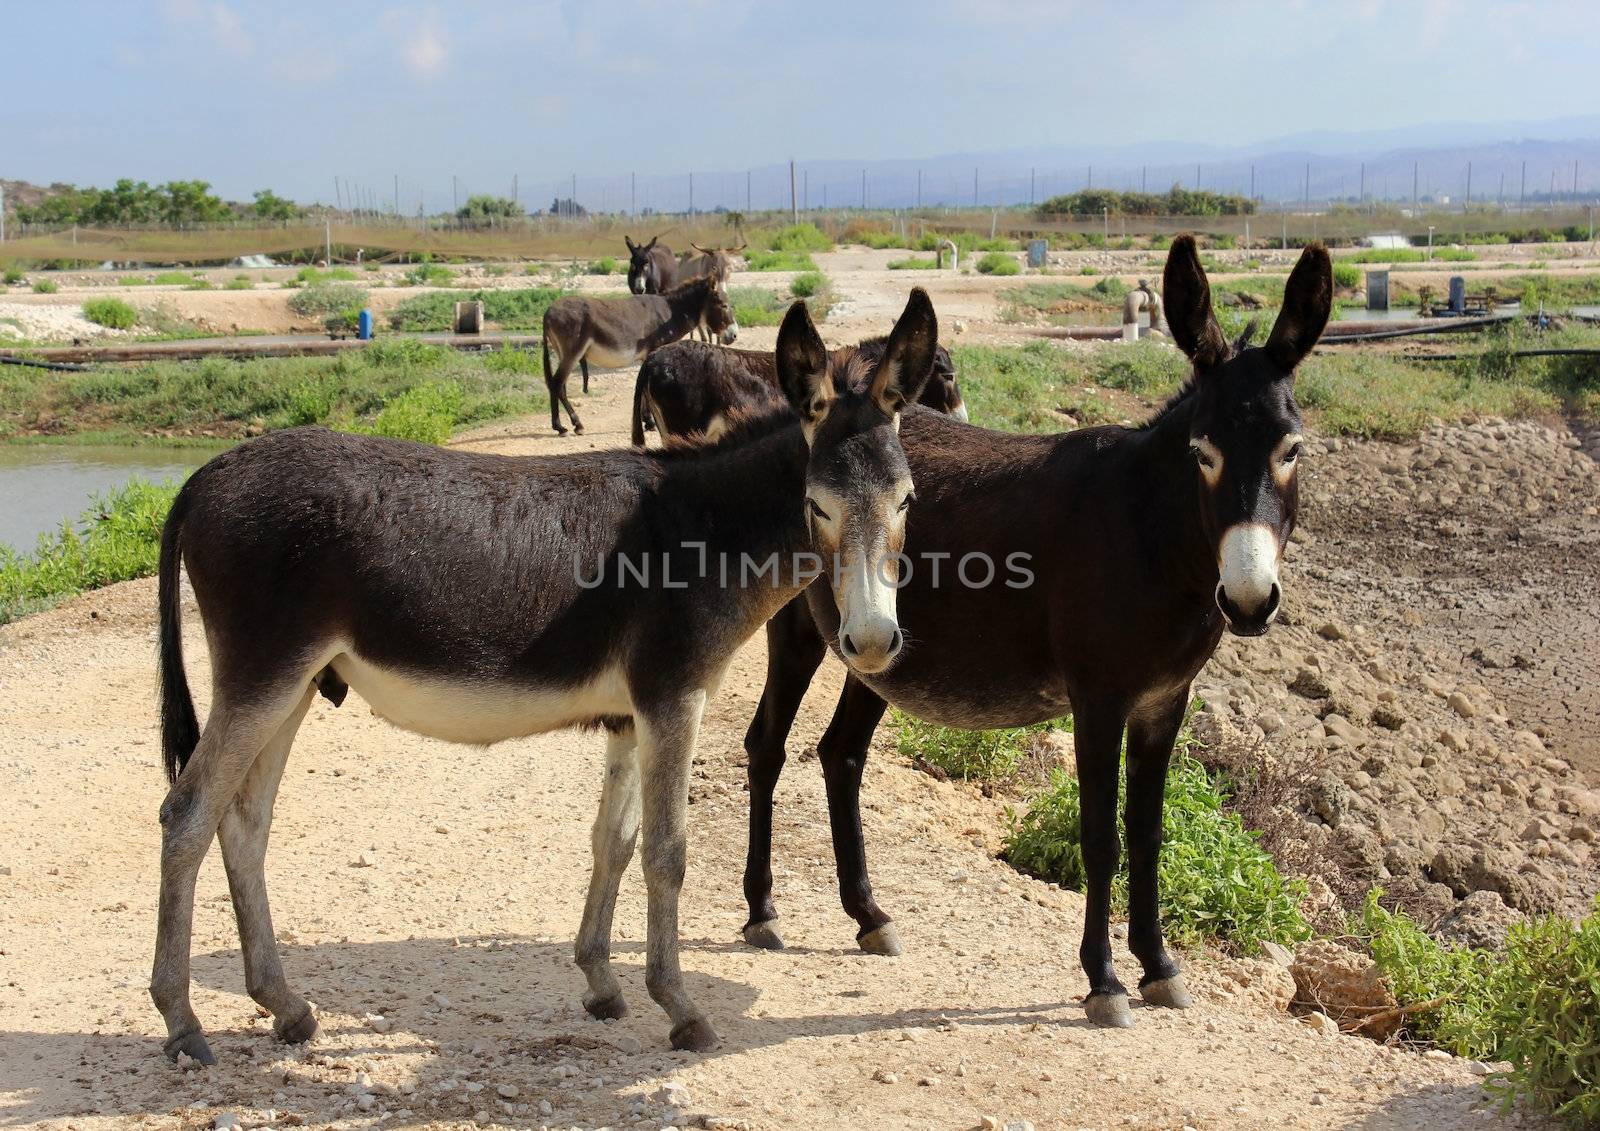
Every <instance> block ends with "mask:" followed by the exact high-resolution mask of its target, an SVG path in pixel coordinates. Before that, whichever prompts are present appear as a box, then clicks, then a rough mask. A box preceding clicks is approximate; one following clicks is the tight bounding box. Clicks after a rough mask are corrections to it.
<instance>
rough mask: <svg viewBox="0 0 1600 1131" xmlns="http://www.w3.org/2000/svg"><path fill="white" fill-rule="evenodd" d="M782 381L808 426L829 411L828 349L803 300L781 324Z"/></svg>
mask: <svg viewBox="0 0 1600 1131" xmlns="http://www.w3.org/2000/svg"><path fill="white" fill-rule="evenodd" d="M778 385H779V387H780V388H782V389H783V395H784V396H785V397H787V398H788V400H789V404H790V406H791V407H792V408H793V409H794V410H795V412H797V413H798V414H799V415H800V422H801V423H802V424H804V425H805V426H806V427H807V428H808V429H810V428H815V427H816V426H817V424H819V423H820V422H821V421H822V418H823V417H824V416H826V415H828V406H829V405H831V404H832V403H833V381H832V380H831V379H830V377H829V374H828V350H827V347H826V346H824V345H823V344H822V336H821V335H820V334H818V333H817V328H816V326H815V325H813V324H812V321H811V312H810V311H809V310H807V309H806V304H805V303H803V302H797V303H795V304H794V305H793V306H791V307H790V308H789V313H788V314H786V315H784V316H783V325H782V326H780V327H778Z"/></svg>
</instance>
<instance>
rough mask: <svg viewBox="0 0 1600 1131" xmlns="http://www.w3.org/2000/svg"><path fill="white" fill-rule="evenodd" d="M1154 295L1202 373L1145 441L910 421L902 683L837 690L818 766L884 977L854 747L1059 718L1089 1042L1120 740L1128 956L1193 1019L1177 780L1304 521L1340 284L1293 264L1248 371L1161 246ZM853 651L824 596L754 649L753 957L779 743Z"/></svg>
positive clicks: (1317, 257) (1197, 290) (1099, 1006)
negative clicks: (1208, 688) (1178, 861)
mask: <svg viewBox="0 0 1600 1131" xmlns="http://www.w3.org/2000/svg"><path fill="white" fill-rule="evenodd" d="M1163 294H1164V297H1165V299H1166V305H1167V319H1168V322H1169V324H1170V325H1171V327H1172V333H1173V336H1174V338H1175V339H1176V341H1177V343H1178V345H1179V346H1181V347H1182V348H1183V351H1184V352H1185V353H1186V354H1188V355H1189V357H1190V358H1191V359H1192V360H1193V362H1194V373H1193V376H1192V377H1191V378H1190V380H1189V381H1188V382H1187V383H1186V384H1185V385H1184V387H1183V389H1182V390H1181V391H1180V392H1179V393H1178V394H1177V395H1176V396H1174V397H1173V398H1172V400H1171V401H1169V402H1168V404H1167V405H1166V407H1165V408H1163V409H1162V410H1161V411H1160V412H1159V413H1157V414H1156V415H1155V417H1153V418H1152V419H1151V420H1150V421H1149V422H1147V423H1146V424H1145V425H1144V426H1142V427H1139V428H1122V427H1103V428H1084V429H1080V430H1078V431H1075V432H1068V433H1065V434H1062V435H1056V436H1018V435H1009V434H1006V433H1000V432H989V431H985V430H983V429H980V428H972V427H969V426H967V425H964V424H958V423H956V422H954V421H952V420H949V419H947V418H945V417H942V416H938V415H936V414H934V413H931V412H924V411H921V410H912V411H910V412H908V413H907V414H906V416H905V421H904V424H903V426H902V428H901V430H900V439H901V443H902V444H903V445H904V446H905V452H906V457H907V459H909V460H910V462H911V472H912V475H913V476H914V477H915V479H916V484H917V502H916V505H915V507H914V508H913V510H912V513H911V518H910V520H909V522H908V524H907V528H906V541H905V547H904V552H905V554H906V555H907V564H903V565H902V566H901V568H900V577H901V580H902V582H904V584H903V586H902V588H901V591H900V604H899V621H900V623H901V625H902V626H903V627H904V629H905V633H906V636H907V638H908V640H909V641H910V643H909V644H908V646H907V647H906V649H905V651H904V652H903V653H902V655H901V657H900V660H899V662H898V663H897V664H896V665H895V666H894V667H892V668H890V669H888V670H886V671H880V672H877V673H872V674H858V673H852V674H850V675H849V676H848V677H847V678H846V680H845V686H844V692H843V695H842V696H841V697H840V700H839V705H838V709H837V710H836V711H835V712H834V716H833V721H832V722H831V723H830V724H829V725H828V728H827V731H826V733H825V734H824V735H823V736H822V740H821V741H820V742H819V743H818V744H817V753H818V755H819V757H820V760H821V762H822V768H823V773H824V775H825V777H826V781H827V789H828V810H829V818H830V821H831V824H832V830H833V845H834V856H835V862H836V864H837V867H838V874H839V887H840V894H841V897H842V900H843V903H844V907H845V910H846V911H847V912H848V913H849V914H850V915H851V916H852V917H853V918H854V919H855V920H856V921H857V923H858V924H859V925H860V934H859V935H858V941H859V943H860V945H861V947H862V948H863V949H864V950H868V951H874V952H877V953H897V952H898V949H899V942H898V939H897V938H896V936H895V932H894V926H893V924H892V923H891V922H890V921H889V916H888V915H886V914H884V913H883V911H882V910H880V909H879V907H878V905H877V904H876V903H875V902H874V901H873V898H872V888H871V885H870V883H869V881H868V879H867V867H866V855H865V850H864V848H863V845H862V834H861V814H860V808H859V804H858V800H859V799H858V793H859V789H860V785H861V770H862V764H863V761H864V759H865V758H866V754H867V742H868V740H869V739H870V738H871V736H872V732H873V728H874V727H876V726H877V724H878V720H879V719H880V718H882V717H883V712H884V707H885V703H886V701H887V702H888V703H893V704H895V706H897V707H899V708H901V709H902V710H905V711H908V712H910V713H911V714H913V715H916V716H918V717H919V718H923V719H927V720H929V721H931V722H935V723H939V724H943V725H945V726H955V727H974V728H982V727H1001V726H1019V725H1022V724H1026V723H1036V722H1039V721H1042V720H1045V719H1051V718H1055V717H1056V716H1058V715H1061V714H1063V713H1065V712H1067V711H1071V712H1072V716H1073V723H1074V730H1075V732H1076V735H1075V737H1076V751H1077V770H1078V781H1079V785H1080V789H1081V792H1082V804H1083V824H1082V836H1083V840H1082V847H1083V857H1084V864H1085V867H1086V870H1087V873H1088V906H1087V910H1086V917H1085V923H1084V933H1083V945H1082V949H1081V950H1080V952H1079V954H1080V957H1081V959H1082V962H1083V968H1084V971H1085V972H1086V973H1087V974H1088V977H1089V998H1088V1001H1087V1003H1086V1007H1087V1010H1088V1014H1089V1018H1090V1019H1091V1020H1092V1021H1094V1022H1096V1023H1097V1024H1101V1025H1128V1024H1131V1023H1132V1019H1133V1018H1132V1014H1131V1012H1130V1011H1129V1009H1128V999H1127V991H1126V990H1125V989H1124V988H1123V986H1122V983H1121V982H1119V981H1118V980H1117V975H1116V972H1115V970H1114V969H1113V968H1112V964H1111V939H1110V928H1109V916H1110V910H1111V907H1110V902H1111V880H1112V876H1113V874H1114V873H1115V872H1116V869H1117V864H1118V842H1117V816H1116V801H1117V778H1118V769H1119V763H1120V761H1121V758H1120V747H1121V744H1122V739H1123V734H1124V732H1126V735H1127V751H1128V755H1127V777H1128V786H1127V789H1128V794H1127V808H1126V811H1125V821H1126V826H1127V830H1128V872H1129V878H1128V892H1129V897H1128V903H1129V914H1128V921H1129V922H1128V942H1129V946H1130V948H1131V949H1132V951H1133V953H1134V955H1135V956H1137V958H1138V959H1139V962H1140V963H1141V965H1142V966H1143V968H1144V976H1143V978H1142V979H1141V980H1140V982H1139V986H1140V990H1141V992H1142V994H1143V996H1144V1000H1145V1001H1146V1002H1147V1003H1149V1004H1152V1005H1167V1006H1179V1007H1182V1006H1186V1005H1188V1004H1189V994H1188V993H1187V991H1186V990H1185V988H1184V985H1183V977H1182V975H1181V974H1180V973H1179V970H1178V965H1177V963H1176V962H1174V961H1173V960H1172V957H1171V956H1170V955H1169V954H1168V953H1167V949H1166V946H1165V945H1164V943H1163V940H1162V935H1161V924H1160V919H1159V915H1158V911H1157V897H1156V896H1157V893H1156V861H1157V856H1158V854H1159V852H1160V848H1161V801H1162V789H1163V786H1164V783H1165V780H1166V774H1167V762H1168V759H1169V757H1170V756H1171V753H1172V745H1173V741H1174V739H1175V738H1176V736H1177V734H1178V729H1179V726H1180V724H1181V723H1182V721H1183V716H1184V710H1185V708H1186V707H1187V705H1188V702H1189V685H1190V682H1191V681H1192V680H1193V679H1194V677H1195V675H1196V673H1197V672H1199V671H1200V669H1201V667H1202V666H1203V665H1204V664H1205V662H1206V660H1208V659H1209V658H1210V656H1211V653H1212V652H1213V651H1214V650H1215V648H1216V646H1217V641H1218V639H1219V638H1220V637H1221V635H1222V633H1223V632H1224V631H1225V630H1231V631H1232V632H1234V633H1236V634H1238V635H1240V636H1257V635H1259V634H1261V633H1263V632H1265V631H1266V630H1267V626H1268V625H1269V624H1271V623H1272V620H1273V617H1274V616H1275V615H1276V614H1277V611H1278V602H1279V599H1280V597H1281V591H1280V589H1279V583H1278V562H1279V558H1280V556H1281V554H1282V550H1283V546H1284V543H1285V541H1286V540H1287V538H1288V537H1289V532H1290V531H1291V529H1293V527H1294V521H1295V510H1296V504H1297V488H1296V472H1295V468H1296V463H1297V460H1298V458H1299V454H1300V413H1299V411H1298V409H1297V408H1296V407H1295V402H1294V387H1293V386H1294V369H1295V366H1296V365H1297V364H1298V363H1299V361H1300V359H1301V358H1303V357H1305V355H1306V354H1307V353H1308V352H1310V350H1311V347H1312V346H1313V345H1314V344H1315V343H1316V341H1317V338H1318V336H1319V335H1320V334H1321V333H1322V329H1323V327H1324V325H1326V323H1327V320H1328V312H1329V309H1330V307H1331V305H1332V298H1333V272H1332V266H1331V264H1330V261H1329V259H1328V253H1327V252H1326V251H1325V250H1324V249H1323V248H1322V247H1320V246H1312V247H1310V248H1308V249H1307V250H1306V251H1305V253H1304V254H1303V255H1302V256H1301V257H1300V262H1299V264H1298V265H1297V266H1296V267H1295V269H1294V273H1293V274H1292V275H1291V276H1290V277H1289V282H1288V286H1287V288H1286V290H1285V292H1284V301H1283V310H1282V313H1281V314H1280V315H1279V317H1278V321H1277V324H1276V325H1275V326H1274V327H1273V329H1272V334H1271V336H1270V337H1269V338H1268V340H1267V343H1266V345H1265V346H1264V347H1261V348H1245V347H1244V343H1242V342H1241V343H1240V344H1239V345H1237V346H1231V347H1230V345H1229V343H1228V342H1227V341H1226V340H1225V339H1224V337H1223V335H1222V331H1221V330H1220V329H1219V328H1218V326H1217V322H1216V319H1215V318H1214V317H1213V316H1212V312H1211V295H1210V289H1209V286H1208V285H1207V282H1206V277H1205V273H1204V271H1202V270H1201V267H1200V261H1199V258H1198V256H1197V255H1196V253H1195V245H1194V241H1193V239H1192V238H1189V237H1183V238H1181V239H1179V240H1177V241H1175V242H1174V243H1173V246H1172V252H1171V255H1170V256H1169V257H1168V260H1167V268H1166V289H1165V291H1164V292H1163ZM935 570H938V572H937V573H935V572H934V571H935ZM908 574H909V576H908ZM847 633H848V626H846V628H845V629H844V630H843V632H841V628H840V625H839V618H838V616H837V614H835V613H834V612H832V611H831V610H830V609H829V608H828V607H827V601H826V595H825V594H823V593H819V592H818V591H817V590H815V589H813V590H811V591H810V592H808V593H807V595H806V598H805V599H804V600H803V601H796V602H794V603H792V604H790V605H789V606H788V607H787V608H785V609H784V610H783V611H782V612H781V613H780V614H779V615H778V616H777V617H776V618H775V619H774V620H773V621H772V622H771V624H770V625H768V629H767V656H768V661H767V685H766V688H765V690H764V692H763V694H762V697H761V704H760V707H759V708H758V710H757V713H756V716H755V719H754V720H753V721H752V722H751V724H750V730H749V733H748V734H747V735H746V737H745V748H746V749H747V750H748V751H749V754H750V855H749V859H748V862H747V865H746V871H745V897H746V899H747V900H748V901H749V904H750V921H749V924H748V925H747V926H746V927H745V938H746V939H747V940H748V941H749V942H751V943H753V944H754V945H757V946H763V947H779V946H782V940H781V938H780V936H779V934H778V932H777V930H776V929H775V928H776V923H775V920H776V918H777V911H776V910H775V908H774V906H773V902H772V872H771V861H770V854H771V840H772V791H773V786H774V785H775V784H776V783H777V780H778V775H779V773H780V772H781V771H782V769H783V762H784V739H785V737H786V736H787V734H788V732H789V728H790V726H791V725H792V724H793V722H794V717H795V711H796V709H797V707H798V705H799V703H800V699H801V696H802V695H803V694H804V693H805V690H806V686H807V684H808V683H809V682H810V679H811V676H812V673H813V672H815V671H816V668H817V664H818V663H819V662H820V661H821V659H822V653H823V648H824V643H825V642H826V643H828V644H832V645H834V646H835V647H836V648H838V647H839V644H837V643H835V642H836V641H843V640H844V639H846V635H845V634H847ZM841 650H842V651H843V653H844V654H845V655H847V656H848V654H849V652H848V649H847V648H846V649H841Z"/></svg>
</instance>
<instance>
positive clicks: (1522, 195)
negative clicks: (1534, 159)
mask: <svg viewBox="0 0 1600 1131" xmlns="http://www.w3.org/2000/svg"><path fill="white" fill-rule="evenodd" d="M1527 200H1528V163H1527V162H1526V161H1524V162H1523V163H1522V188H1521V189H1520V190H1518V192H1517V211H1518V212H1520V211H1522V206H1523V205H1524V204H1526V203H1527Z"/></svg>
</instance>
